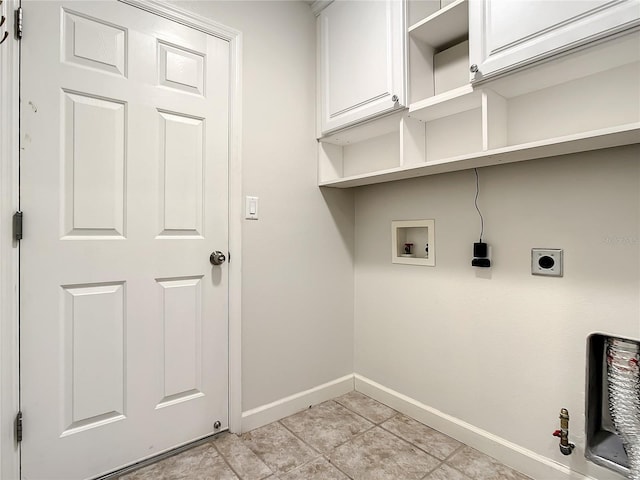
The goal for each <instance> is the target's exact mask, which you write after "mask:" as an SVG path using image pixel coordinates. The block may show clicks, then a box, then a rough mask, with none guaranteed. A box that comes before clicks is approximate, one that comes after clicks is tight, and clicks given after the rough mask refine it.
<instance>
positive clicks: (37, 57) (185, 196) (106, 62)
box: [20, 0, 229, 480]
mask: <svg viewBox="0 0 640 480" xmlns="http://www.w3.org/2000/svg"><path fill="white" fill-rule="evenodd" d="M23 8H24V18H25V25H28V27H26V28H25V35H24V38H23V42H22V60H21V65H22V71H21V82H22V83H21V152H22V153H21V209H22V210H23V211H24V216H25V225H24V228H25V236H24V239H23V241H22V243H21V325H20V333H21V339H20V346H21V352H20V354H21V405H22V407H21V408H22V412H23V415H24V431H23V432H24V440H23V443H22V478H24V479H47V480H49V479H65V480H71V479H83V478H92V477H96V476H98V475H101V474H104V473H107V472H110V471H113V470H115V469H118V468H120V467H122V466H125V465H128V464H131V463H133V462H135V461H137V460H140V459H142V458H145V457H149V456H152V455H155V454H157V453H159V452H162V451H165V450H168V449H170V448H172V447H175V446H178V445H181V444H184V443H187V442H189V441H192V440H194V439H197V438H201V437H203V436H206V435H208V434H210V433H213V432H214V431H216V428H215V427H214V423H215V422H217V421H219V422H220V430H224V429H225V428H227V425H228V322H227V319H228V282H227V277H228V275H227V265H226V264H223V265H221V266H213V265H212V264H211V263H210V261H209V255H210V254H211V252H212V251H214V250H220V251H222V252H225V253H226V252H227V244H228V191H227V188H228V187H227V183H228V154H229V145H228V142H229V124H228V123H229V122H228V118H229V44H228V42H227V41H225V40H221V39H218V38H216V37H213V36H210V35H207V34H205V33H202V32H200V31H197V30H194V29H191V28H187V27H185V26H183V25H180V24H178V23H175V22H172V21H169V20H167V19H164V18H161V17H159V16H156V15H153V14H151V13H148V12H144V11H142V10H139V9H137V8H134V7H132V6H129V5H125V4H122V3H119V2H116V1H113V0H111V1H89V2H80V1H68V2H62V3H59V2H53V1H42V2H39V1H24V2H23Z"/></svg>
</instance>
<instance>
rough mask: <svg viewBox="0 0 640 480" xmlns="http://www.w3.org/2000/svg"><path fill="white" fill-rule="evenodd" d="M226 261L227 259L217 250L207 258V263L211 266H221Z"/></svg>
mask: <svg viewBox="0 0 640 480" xmlns="http://www.w3.org/2000/svg"><path fill="white" fill-rule="evenodd" d="M226 260H227V257H225V256H224V253H222V252H221V251H219V250H216V251H215V252H213V253H212V254H211V255H210V256H209V261H210V262H211V264H212V265H222V264H223V263H224V262H225V261H226Z"/></svg>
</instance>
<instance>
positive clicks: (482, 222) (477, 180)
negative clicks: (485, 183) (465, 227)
mask: <svg viewBox="0 0 640 480" xmlns="http://www.w3.org/2000/svg"><path fill="white" fill-rule="evenodd" d="M473 171H474V172H475V173H476V198H475V200H474V202H473V203H474V204H475V206H476V210H477V211H478V215H480V243H482V235H484V218H483V217H482V212H481V211H480V208H478V195H480V179H479V177H478V169H477V168H474V169H473Z"/></svg>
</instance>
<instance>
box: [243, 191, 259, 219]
mask: <svg viewBox="0 0 640 480" xmlns="http://www.w3.org/2000/svg"><path fill="white" fill-rule="evenodd" d="M244 208H245V215H244V218H246V219H247V220H258V197H248V196H247V197H245V200H244Z"/></svg>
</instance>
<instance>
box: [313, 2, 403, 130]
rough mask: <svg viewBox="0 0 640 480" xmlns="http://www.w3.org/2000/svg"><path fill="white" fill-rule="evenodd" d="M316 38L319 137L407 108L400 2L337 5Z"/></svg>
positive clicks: (323, 19)
mask: <svg viewBox="0 0 640 480" xmlns="http://www.w3.org/2000/svg"><path fill="white" fill-rule="evenodd" d="M318 38H319V55H320V56H319V58H320V62H319V71H320V78H319V85H320V88H319V101H320V108H319V113H320V130H321V134H325V133H327V132H331V131H334V130H337V129H340V128H342V127H345V126H347V125H352V124H354V123H358V122H360V121H362V120H366V119H369V118H372V117H375V116H377V115H380V114H382V113H385V112H389V111H391V110H394V109H399V108H403V107H404V106H405V105H406V99H405V95H406V93H405V91H406V87H405V82H406V81H405V41H404V38H405V26H404V2H403V1H402V0H364V1H363V0H336V1H334V2H333V3H331V4H330V5H329V6H328V7H326V8H325V9H324V10H322V12H321V13H320V15H319V18H318Z"/></svg>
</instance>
